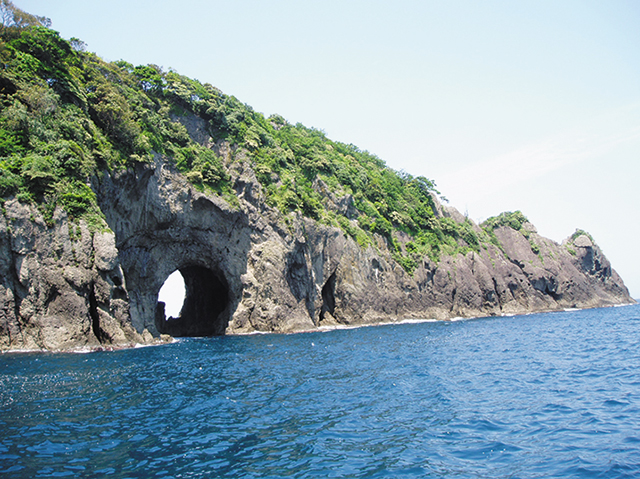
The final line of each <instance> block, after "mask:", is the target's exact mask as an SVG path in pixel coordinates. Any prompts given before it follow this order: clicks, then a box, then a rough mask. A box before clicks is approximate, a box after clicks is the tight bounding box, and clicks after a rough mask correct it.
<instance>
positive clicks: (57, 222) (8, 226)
mask: <svg viewBox="0 0 640 479" xmlns="http://www.w3.org/2000/svg"><path fill="white" fill-rule="evenodd" d="M187 120H188V119H183V124H184V125H185V127H186V128H187V129H188V130H189V131H190V132H191V134H192V135H193V136H194V137H197V139H198V140H199V141H200V142H201V143H203V144H206V145H209V146H211V147H212V148H214V149H216V152H217V153H218V154H220V155H221V156H222V157H223V158H225V161H226V162H227V163H228V166H229V171H230V172H231V174H232V177H233V178H234V180H235V189H236V193H237V197H238V200H239V203H238V205H236V206H233V205H231V204H229V203H228V202H226V201H225V200H224V199H222V198H221V197H218V196H216V195H207V194H203V193H200V192H198V191H196V190H195V189H194V188H193V187H192V186H191V185H190V184H189V183H188V182H187V181H186V180H185V178H184V177H182V176H181V175H179V174H178V173H177V172H176V171H175V170H174V169H173V168H172V166H171V164H170V163H169V162H166V161H164V160H163V158H162V157H160V156H156V157H155V160H154V162H153V163H151V164H141V165H139V166H138V167H137V168H136V169H130V170H127V171H120V172H114V173H112V174H111V175H105V176H104V177H102V178H96V179H95V182H94V188H95V190H96V192H97V194H98V198H99V203H100V207H101V209H102V211H103V213H104V215H105V217H106V220H107V223H108V225H109V227H110V228H111V230H112V232H91V231H90V230H89V228H88V227H87V225H86V224H85V223H83V222H82V221H70V220H69V218H67V217H66V215H65V214H64V213H63V212H62V211H57V212H56V215H55V217H54V223H53V226H47V225H46V224H45V223H44V221H43V220H42V218H41V216H40V214H39V212H38V211H37V209H36V208H33V207H29V206H26V205H23V204H21V203H19V202H17V201H15V200H9V201H7V202H6V203H5V209H4V213H3V214H2V215H0V349H2V350H8V349H48V350H62V349H73V348H79V347H85V348H97V347H117V346H127V345H131V344H134V343H149V342H154V341H162V340H167V336H166V335H167V334H172V335H209V334H223V333H227V334H229V333H246V332H253V331H272V332H289V331H303V330H312V329H315V328H318V327H322V326H335V325H339V324H367V323H374V322H380V321H396V320H401V319H405V318H436V319H449V318H453V317H458V316H462V317H470V316H486V315H500V314H518V313H527V312H531V311H549V310H557V309H562V308H572V307H577V308H586V307H596V306H606V305H613V304H618V303H628V302H632V301H633V300H632V299H631V298H630V297H629V295H628V292H627V290H626V288H625V287H624V284H623V282H622V280H621V279H620V278H619V276H618V275H617V274H616V272H615V271H614V270H613V269H612V268H611V265H610V263H609V262H608V261H607V259H606V258H605V257H604V255H603V254H602V251H601V250H600V249H599V248H598V246H597V245H595V244H594V243H593V242H592V241H591V239H590V238H588V237H587V236H585V235H581V236H578V237H577V238H576V239H574V240H573V241H571V240H566V241H565V243H563V244H562V245H558V244H557V243H555V242H553V241H551V240H548V239H546V238H543V237H541V236H539V235H538V234H537V232H536V230H535V228H534V227H533V225H530V224H525V225H524V226H523V232H518V231H515V230H513V229H510V228H506V227H502V228H499V229H497V230H496V231H495V235H496V238H497V239H498V241H499V243H500V247H498V246H495V245H493V244H490V245H488V246H486V247H483V248H481V249H480V251H479V252H469V253H467V254H466V255H461V254H460V255H458V256H456V257H443V258H441V260H440V261H439V262H438V263H434V262H432V261H430V260H428V259H425V260H424V261H423V263H422V264H421V265H420V266H419V267H418V268H417V269H416V271H415V272H414V274H413V276H410V275H408V274H407V273H406V272H405V271H404V270H403V269H402V268H401V267H400V266H399V265H398V264H397V263H396V262H395V261H394V260H393V259H392V257H391V255H390V253H389V251H388V249H387V247H386V245H385V242H384V240H382V238H379V239H378V241H377V242H376V244H375V245H374V246H369V247H367V248H366V249H363V248H361V247H360V246H359V245H358V244H357V243H356V242H355V241H354V240H353V239H352V238H350V237H348V236H346V235H345V234H344V233H343V232H342V231H341V230H339V229H337V228H333V227H329V226H325V225H321V224H319V223H316V222H314V221H312V220H310V219H308V218H304V217H302V216H300V215H293V214H292V215H289V216H288V217H287V218H285V217H283V216H282V215H281V214H280V213H279V212H278V211H276V210H274V209H272V208H270V207H269V206H267V205H266V204H265V202H264V194H263V192H262V188H261V186H260V185H259V183H258V181H257V180H256V177H255V174H254V172H253V170H252V169H251V168H250V166H249V164H248V163H247V162H246V161H245V160H243V159H242V157H241V155H237V156H236V157H235V160H234V161H233V162H231V159H232V156H233V155H232V152H231V150H230V149H229V147H228V145H225V144H223V143H221V144H215V145H212V144H211V140H210V138H209V137H208V136H207V135H206V134H205V132H204V130H202V125H200V124H198V123H194V122H189V121H187ZM314 188H316V189H318V190H323V189H326V185H324V184H323V183H322V182H316V184H315V185H314ZM325 206H326V207H327V208H330V209H333V210H335V211H338V212H341V213H344V214H347V215H348V216H349V217H356V216H357V211H356V210H355V208H354V206H353V198H351V197H350V196H349V195H347V196H345V197H342V198H336V197H334V196H332V195H327V196H326V205H325ZM436 214H438V215H444V216H447V217H449V218H452V219H453V220H454V221H465V217H464V216H463V215H461V214H460V213H459V212H458V211H456V210H455V209H454V208H451V207H443V206H442V205H440V204H439V203H438V204H436ZM474 228H476V229H477V228H478V227H477V226H475V225H474ZM525 234H526V236H525ZM400 239H401V240H402V238H400ZM401 242H402V241H401ZM534 250H535V251H534ZM176 270H180V271H181V272H182V274H183V276H184V277H185V283H186V289H187V299H186V301H185V305H184V307H183V311H182V314H181V315H180V318H166V317H165V314H164V305H162V304H158V293H159V290H160V288H161V286H162V285H163V283H164V281H165V280H166V279H167V277H168V276H169V275H170V274H171V273H173V272H174V271H176Z"/></svg>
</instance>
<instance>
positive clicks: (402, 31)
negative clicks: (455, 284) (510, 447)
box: [14, 0, 640, 298]
mask: <svg viewBox="0 0 640 479" xmlns="http://www.w3.org/2000/svg"><path fill="white" fill-rule="evenodd" d="M14 2H15V4H16V5H18V6H19V7H21V8H23V9H24V10H26V11H28V12H30V13H34V14H38V15H45V16H48V17H49V18H51V20H52V21H53V28H54V29H56V30H58V31H60V32H61V34H62V35H63V36H64V37H65V38H70V37H73V36H75V37H78V38H80V39H82V40H83V41H85V42H86V43H87V44H88V49H89V50H91V51H94V52H96V53H97V54H98V55H100V56H101V57H103V58H104V59H106V60H119V59H124V60H127V61H129V62H131V63H133V64H147V63H155V64H157V65H160V66H162V67H164V68H165V69H168V68H173V69H175V70H177V71H178V72H180V73H182V74H184V75H187V76H190V77H194V78H197V79H199V80H200V81H202V82H208V83H211V84H213V85H215V86H217V87H218V88H220V89H221V90H222V91H224V92H225V93H228V94H232V95H235V96H236V97H237V98H238V99H240V100H241V101H242V102H244V103H247V104H249V105H251V106H253V108H254V109H256V110H257V111H261V112H263V113H265V114H266V115H270V114H272V113H279V114H281V115H282V116H284V117H285V118H286V119H287V120H289V121H291V122H293V123H296V122H301V123H303V124H305V125H307V126H313V127H316V128H320V129H323V130H324V131H325V132H326V133H327V135H328V136H329V137H330V138H332V139H335V140H339V141H343V142H347V143H354V144H356V145H357V146H359V147H360V148H362V149H365V150H369V151H370V152H372V153H375V154H377V155H378V156H379V157H381V158H382V159H383V160H385V161H386V162H387V164H388V165H389V166H391V167H392V168H394V169H398V170H400V169H404V170H406V171H407V172H409V173H411V174H413V175H424V176H426V177H428V178H431V179H433V180H435V182H436V183H437V185H438V187H439V189H440V191H441V192H442V194H443V195H444V196H446V197H447V198H449V200H450V204H452V205H453V206H455V207H457V208H458V209H459V210H460V211H462V212H465V211H467V212H468V214H469V216H470V217H471V218H473V219H474V220H477V221H481V220H483V219H485V218H487V217H488V216H492V215H496V214H498V213H500V212H501V211H505V210H515V209H520V210H522V211H523V213H524V214H525V215H527V216H528V217H529V218H530V219H531V221H532V222H533V223H534V224H535V225H536V226H537V227H538V230H539V232H540V233H541V234H543V235H545V236H548V237H550V238H552V239H554V240H556V241H558V242H560V241H561V240H562V239H563V238H565V237H566V236H568V235H570V234H571V233H573V231H574V230H575V229H576V228H582V229H585V230H587V231H589V232H590V233H591V234H592V235H593V236H594V237H595V239H596V241H597V242H598V244H599V245H600V246H601V247H602V248H603V250H604V252H605V254H606V255H607V256H608V257H609V259H610V260H611V261H612V263H613V266H614V268H615V269H616V270H617V271H618V272H619V273H620V274H621V276H622V277H623V279H624V280H625V282H626V284H627V286H628V287H629V289H630V291H631V293H632V295H633V296H634V297H636V298H638V297H640V247H638V243H639V240H638V239H639V238H640V215H639V213H638V210H639V208H640V199H639V195H638V188H637V185H638V181H639V179H640V48H639V47H640V2H638V1H635V0H629V1H621V0H607V1H604V0H602V1H588V0H581V1H573V0H566V1H560V0H555V1H541V0H535V1H533V0H532V1H522V0H518V1H516V0H514V1H455V0H454V1H446V2H445V1H438V2H436V1H403V0H395V1H393V2H390V1H389V2H382V1H349V0H342V1H290V0H276V1H257V0H254V1H248V0H234V1H228V2H221V1H197V0H181V1H180V2H175V1H172V2H169V1H166V0H153V1H151V0H140V1H136V0H129V1H123V0H111V1H109V2H103V1H101V2H98V1H92V0H82V1H80V0H56V1H55V2H52V1H51V0H14Z"/></svg>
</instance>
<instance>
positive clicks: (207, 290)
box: [156, 266, 229, 337]
mask: <svg viewBox="0 0 640 479" xmlns="http://www.w3.org/2000/svg"><path fill="white" fill-rule="evenodd" d="M180 274H182V277H183V278H184V288H185V298H184V304H183V305H182V311H180V317H178V318H167V317H166V315H165V312H164V303H162V302H159V303H158V306H157V310H156V327H157V329H158V331H159V332H160V333H163V334H170V335H172V336H177V337H202V336H220V335H223V334H224V332H225V329H226V328H227V325H228V323H229V286H228V284H227V281H226V279H225V278H224V276H223V275H222V274H220V273H217V272H214V271H212V270H210V269H208V268H205V267H202V266H185V267H183V268H180Z"/></svg>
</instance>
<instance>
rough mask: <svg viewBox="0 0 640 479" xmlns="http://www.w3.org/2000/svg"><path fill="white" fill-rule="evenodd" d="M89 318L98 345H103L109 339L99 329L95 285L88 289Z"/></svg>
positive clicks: (92, 284)
mask: <svg viewBox="0 0 640 479" xmlns="http://www.w3.org/2000/svg"><path fill="white" fill-rule="evenodd" d="M89 316H90V317H91V330H92V331H93V334H94V336H95V337H96V338H97V339H98V341H99V342H100V343H104V342H105V341H106V340H108V339H109V338H108V337H107V335H106V334H105V332H104V331H103V330H102V329H101V328H100V315H99V314H98V300H97V299H96V291H95V284H94V283H91V286H90V287H89Z"/></svg>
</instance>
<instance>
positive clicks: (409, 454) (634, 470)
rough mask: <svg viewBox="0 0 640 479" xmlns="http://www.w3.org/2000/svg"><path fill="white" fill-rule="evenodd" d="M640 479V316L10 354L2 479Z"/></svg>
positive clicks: (0, 378) (0, 368)
mask: <svg viewBox="0 0 640 479" xmlns="http://www.w3.org/2000/svg"><path fill="white" fill-rule="evenodd" d="M61 476H79V477H105V476H109V477H117V478H124V477H131V478H138V477H145V478H146V477H154V478H155V477H158V478H191V477H203V478H209V477H224V478H266V477H269V478H281V477H295V478H312V477H313V478H316V477H317V478H321V477H322V478H325V477H330V478H365V477H366V478H378V477H389V478H395V477H398V478H414V477H416V478H418V477H427V478H431V477H433V478H436V477H446V478H449V477H455V478H489V477H490V478H533V477H539V478H549V477H562V478H571V477H576V478H582V477H585V478H586V477H589V478H622V477H629V478H630V477H640V306H626V307H618V308H606V309H594V310H585V311H568V312H558V313H547V314H535V315H528V316H514V317H500V318H487V319H474V320H466V321H454V322H423V323H411V324H394V325H383V326H372V327H365V328H358V329H342V330H333V331H327V332H314V333H304V334H291V335H279V334H270V335H251V336H227V337H215V338H203V339H184V340H180V341H179V342H176V343H173V344H169V345H165V346H157V347H146V348H138V349H130V350H122V351H114V352H97V353H87V354H43V353H39V354H4V355H2V356H0V477H11V478H14V477H15V478H21V477H24V478H31V477H61Z"/></svg>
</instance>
